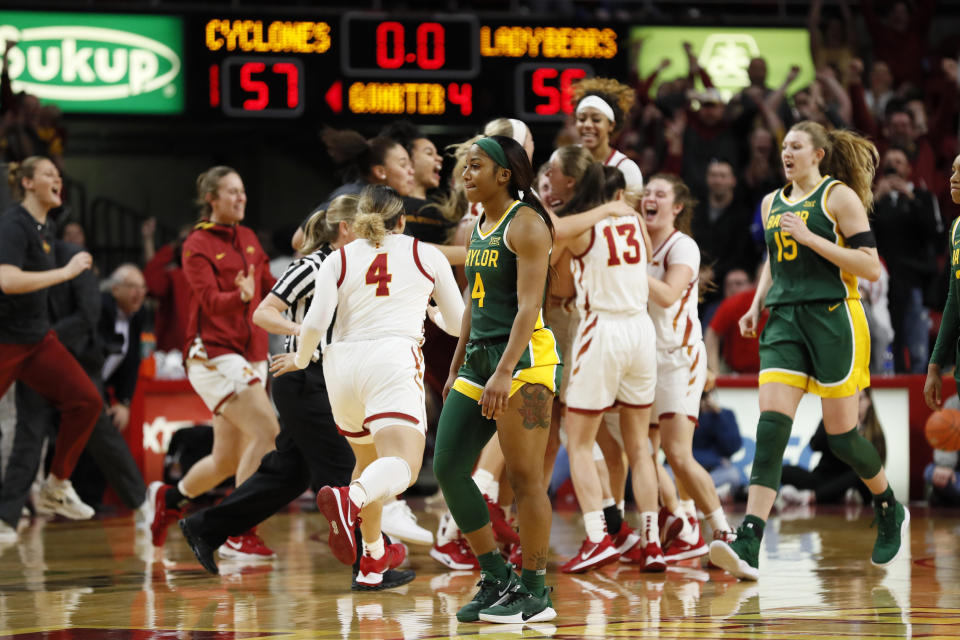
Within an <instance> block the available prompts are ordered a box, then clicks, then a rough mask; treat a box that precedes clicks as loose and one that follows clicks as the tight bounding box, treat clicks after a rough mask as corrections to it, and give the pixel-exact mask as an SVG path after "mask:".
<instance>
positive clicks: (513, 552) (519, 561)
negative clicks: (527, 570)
mask: <svg viewBox="0 0 960 640" xmlns="http://www.w3.org/2000/svg"><path fill="white" fill-rule="evenodd" d="M507 562H509V563H510V564H512V565H513V566H515V567H518V568H521V567H523V547H521V546H520V543H519V542H518V543H517V544H515V545H512V546H511V547H510V553H509V554H508V557H507Z"/></svg>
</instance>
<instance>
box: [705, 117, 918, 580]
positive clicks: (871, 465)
mask: <svg viewBox="0 0 960 640" xmlns="http://www.w3.org/2000/svg"><path fill="white" fill-rule="evenodd" d="M781 160H782V162H783V169H784V175H785V176H786V177H787V179H788V180H789V181H790V183H789V184H788V185H787V186H785V187H783V188H782V189H779V190H777V191H775V192H774V193H771V194H769V195H767V197H765V198H764V199H763V203H762V205H761V208H762V213H763V219H764V234H765V237H766V242H767V256H768V257H767V262H766V264H764V266H763V271H762V272H761V275H760V282H759V284H758V285H757V293H756V295H755V297H754V300H753V304H752V305H751V307H750V310H749V311H747V313H746V314H744V316H743V318H741V319H740V330H741V332H742V333H743V335H744V336H746V337H755V336H756V327H757V320H758V318H759V315H760V308H761V307H762V306H763V305H764V304H766V306H768V307H769V308H770V318H769V319H768V320H767V324H766V326H765V327H764V329H763V334H762V335H761V336H760V392H759V396H760V420H759V422H758V424H757V438H756V441H757V445H756V453H755V455H754V460H753V468H752V470H751V473H750V490H749V493H748V497H747V515H746V517H745V518H744V520H743V524H741V525H740V528H739V529H738V530H737V537H736V540H734V541H732V542H727V541H725V540H714V541H713V543H711V545H710V560H711V561H712V562H713V563H714V564H716V565H718V566H720V567H722V568H724V569H726V570H727V571H729V572H730V573H732V574H733V575H735V576H737V577H738V578H741V579H747V580H756V579H758V578H759V575H760V570H759V562H758V560H759V551H760V540H761V539H762V537H763V528H764V525H765V523H766V519H767V517H768V516H769V515H770V509H771V508H772V507H773V503H774V500H775V499H776V497H777V491H778V490H779V489H780V472H781V469H782V466H783V451H784V448H785V447H786V445H787V441H788V440H789V439H790V429H791V427H792V425H793V416H794V415H795V413H796V410H797V405H798V404H799V403H800V399H801V398H802V397H803V395H804V393H805V392H807V391H811V392H813V393H816V394H817V395H819V396H821V406H822V409H823V426H824V428H825V429H826V431H827V441H828V443H829V445H830V449H831V451H832V452H833V453H834V454H835V455H836V456H837V457H838V458H840V459H841V460H843V461H844V462H846V463H847V464H848V465H850V467H851V468H852V469H853V470H854V471H856V472H857V475H858V476H860V478H861V479H862V480H863V482H864V483H865V484H866V485H867V487H868V488H869V489H870V491H871V493H873V496H874V499H873V502H874V510H875V512H876V523H877V539H876V542H875V543H874V547H873V553H872V555H871V558H870V560H871V562H872V563H873V564H874V565H876V566H887V565H889V564H890V563H891V562H893V560H894V559H895V558H896V557H897V556H898V555H899V554H900V552H901V550H902V549H903V548H904V547H905V546H906V545H902V544H901V540H902V535H903V534H904V533H905V532H906V531H907V530H908V526H909V522H910V513H909V511H907V509H906V508H905V507H904V506H903V505H901V504H900V503H899V502H897V501H896V499H895V498H894V496H893V489H892V488H891V487H890V484H889V482H888V481H887V475H886V472H885V471H884V469H883V463H882V462H881V460H880V456H879V454H878V453H877V450H876V449H875V448H874V446H873V445H872V444H871V443H870V441H868V440H866V439H865V438H864V437H863V436H862V435H860V433H859V430H858V429H857V421H858V418H859V398H858V396H859V392H860V390H861V389H863V388H865V387H867V386H869V384H870V373H869V370H868V364H869V362H870V333H869V331H868V329H867V322H866V318H865V316H864V312H863V306H862V305H861V303H860V296H859V294H858V293H857V278H867V279H868V280H876V279H877V278H879V277H880V258H879V256H878V255H877V249H876V246H877V242H876V239H875V238H874V236H873V232H872V231H870V223H869V221H868V219H867V209H868V208H869V207H870V206H871V204H872V199H873V196H872V193H871V191H870V188H871V184H872V182H873V175H874V172H875V171H876V167H877V160H878V154H877V149H876V147H874V146H873V144H872V143H871V142H869V141H868V140H866V139H864V138H862V137H860V136H858V135H856V134H854V133H851V132H849V131H843V130H837V131H829V132H828V131H827V130H826V129H824V128H823V127H822V126H820V125H819V124H816V123H813V122H809V121H804V122H800V123H797V124H796V125H794V126H793V127H792V128H791V129H790V131H789V133H787V136H786V137H785V138H784V140H783V150H782V152H781Z"/></svg>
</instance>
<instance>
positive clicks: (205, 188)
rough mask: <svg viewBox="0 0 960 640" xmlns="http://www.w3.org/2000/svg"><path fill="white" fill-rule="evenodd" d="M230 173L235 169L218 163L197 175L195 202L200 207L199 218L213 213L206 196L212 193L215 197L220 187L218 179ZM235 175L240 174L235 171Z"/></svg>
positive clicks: (207, 216)
mask: <svg viewBox="0 0 960 640" xmlns="http://www.w3.org/2000/svg"><path fill="white" fill-rule="evenodd" d="M231 173H237V171H236V169H234V168H233V167H228V166H226V165H218V166H216V167H210V168H209V169H207V170H206V171H204V172H203V173H201V174H200V175H199V176H197V199H196V200H195V202H196V204H197V206H199V207H200V218H201V219H205V218H209V217H210V214H211V213H213V207H212V206H211V205H210V203H209V202H208V201H207V196H208V195H212V196H214V198H216V195H217V189H219V188H220V180H221V179H222V178H223V177H224V176H228V175H230V174H231ZM237 175H240V174H239V173H237Z"/></svg>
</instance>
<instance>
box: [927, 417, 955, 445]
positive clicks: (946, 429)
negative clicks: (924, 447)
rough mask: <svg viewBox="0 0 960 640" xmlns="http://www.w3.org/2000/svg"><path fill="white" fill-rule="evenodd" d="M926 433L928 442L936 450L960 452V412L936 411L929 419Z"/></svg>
mask: <svg viewBox="0 0 960 640" xmlns="http://www.w3.org/2000/svg"><path fill="white" fill-rule="evenodd" d="M925 431H926V434H927V442H929V443H930V446H931V447H933V448H934V449H941V450H943V451H957V450H960V411H958V410H956V409H941V410H940V411H934V412H933V413H931V414H930V417H929V418H927V424H926V427H925Z"/></svg>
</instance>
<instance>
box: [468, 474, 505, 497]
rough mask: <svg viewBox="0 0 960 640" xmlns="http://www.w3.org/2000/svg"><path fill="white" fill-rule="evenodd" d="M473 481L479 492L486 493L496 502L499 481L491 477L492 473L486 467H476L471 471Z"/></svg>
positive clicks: (498, 494)
mask: <svg viewBox="0 0 960 640" xmlns="http://www.w3.org/2000/svg"><path fill="white" fill-rule="evenodd" d="M473 481H474V483H476V485H477V488H478V489H480V493H482V494H484V495H486V496H487V497H488V498H490V500H491V501H493V502H496V501H497V500H498V499H499V498H500V483H499V482H497V479H496V478H494V477H493V474H492V473H490V472H489V471H487V470H486V469H477V470H476V471H474V472H473Z"/></svg>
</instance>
